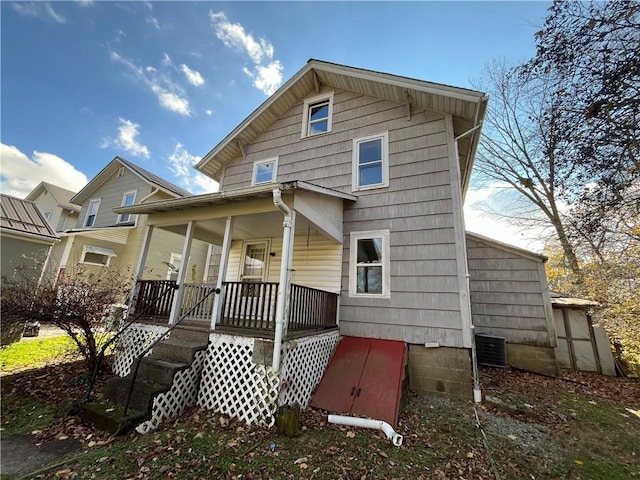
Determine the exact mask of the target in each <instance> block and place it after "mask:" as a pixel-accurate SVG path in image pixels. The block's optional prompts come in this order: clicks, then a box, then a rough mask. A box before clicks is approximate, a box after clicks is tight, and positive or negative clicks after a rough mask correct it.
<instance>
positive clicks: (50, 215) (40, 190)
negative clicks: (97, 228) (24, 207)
mask: <svg viewBox="0 0 640 480" xmlns="http://www.w3.org/2000/svg"><path fill="white" fill-rule="evenodd" d="M75 194H76V192H73V191H71V190H68V189H66V188H62V187H59V186H57V185H53V184H51V183H48V182H40V183H39V184H38V185H37V186H36V187H35V188H34V189H33V190H32V191H31V192H30V193H29V194H28V195H27V196H26V197H25V200H29V201H31V202H34V203H35V204H36V205H37V206H38V209H39V210H40V212H42V214H43V215H44V218H45V220H46V221H47V222H48V223H49V225H51V226H52V227H53V229H54V230H55V231H56V232H62V231H64V230H65V229H67V228H72V227H74V226H75V225H76V223H77V221H78V213H80V206H78V205H74V204H73V203H71V198H72V197H73V196H74V195H75Z"/></svg>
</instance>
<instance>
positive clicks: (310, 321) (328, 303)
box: [288, 284, 338, 330]
mask: <svg viewBox="0 0 640 480" xmlns="http://www.w3.org/2000/svg"><path fill="white" fill-rule="evenodd" d="M337 313H338V295H337V294H336V293H331V292H326V291H324V290H318V289H317V288H310V287H303V286H301V285H295V284H292V285H291V297H290V300H289V326H288V329H289V330H306V329H308V328H328V327H335V326H336V315H337Z"/></svg>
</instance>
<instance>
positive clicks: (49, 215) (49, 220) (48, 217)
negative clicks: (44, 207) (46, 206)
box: [44, 212, 51, 222]
mask: <svg viewBox="0 0 640 480" xmlns="http://www.w3.org/2000/svg"><path fill="white" fill-rule="evenodd" d="M44 219H45V220H46V221H47V222H51V212H45V214H44Z"/></svg>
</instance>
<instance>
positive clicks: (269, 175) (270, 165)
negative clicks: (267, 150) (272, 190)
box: [252, 157, 278, 185]
mask: <svg viewBox="0 0 640 480" xmlns="http://www.w3.org/2000/svg"><path fill="white" fill-rule="evenodd" d="M277 172H278V158H277V157H276V158H270V159H268V160H259V161H257V162H255V163H254V164H253V177H252V184H253V185H260V184H263V183H271V182H275V181H276V175H277Z"/></svg>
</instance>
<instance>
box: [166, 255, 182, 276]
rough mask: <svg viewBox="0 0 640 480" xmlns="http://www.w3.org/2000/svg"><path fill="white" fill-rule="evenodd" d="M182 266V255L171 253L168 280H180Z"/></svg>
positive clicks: (168, 264)
mask: <svg viewBox="0 0 640 480" xmlns="http://www.w3.org/2000/svg"><path fill="white" fill-rule="evenodd" d="M181 266H182V254H181V253H173V252H172V253H171V256H170V257H169V262H168V263H167V267H169V268H168V269H167V280H174V281H175V280H178V273H180V267H181Z"/></svg>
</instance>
